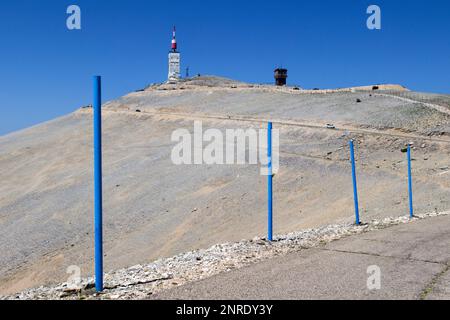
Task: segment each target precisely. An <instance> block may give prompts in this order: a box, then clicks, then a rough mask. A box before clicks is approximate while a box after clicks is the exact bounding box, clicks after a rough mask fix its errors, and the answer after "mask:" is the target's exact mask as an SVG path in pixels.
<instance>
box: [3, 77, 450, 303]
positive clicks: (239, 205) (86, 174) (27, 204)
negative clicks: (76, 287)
mask: <svg viewBox="0 0 450 320" xmlns="http://www.w3.org/2000/svg"><path fill="white" fill-rule="evenodd" d="M383 89H389V90H383ZM104 90H107V88H104ZM449 101H450V98H449V97H448V96H442V95H440V96H438V97H437V96H435V95H429V94H422V93H413V92H408V91H405V89H404V88H402V87H400V86H392V85H390V86H386V87H383V86H379V90H375V91H373V90H372V86H369V87H361V88H349V89H337V90H311V91H310V90H301V89H300V88H290V87H287V88H275V87H272V86H268V85H254V84H246V83H240V82H236V81H232V80H226V79H225V80H224V79H222V78H217V77H200V78H194V79H192V80H189V81H184V82H182V83H179V84H177V85H169V84H163V85H154V86H150V87H148V88H146V89H145V90H143V91H138V92H134V93H131V94H129V95H127V96H124V97H122V98H120V99H118V100H115V101H110V102H108V103H105V105H104V111H103V130H104V138H103V139H104V145H103V147H104V232H105V235H104V241H105V254H106V256H105V269H106V271H108V270H115V269H119V268H124V267H128V266H130V265H135V264H139V263H148V262H149V261H153V260H156V259H159V258H166V257H170V256H173V255H176V254H179V253H181V252H187V251H191V250H195V249H200V248H208V247H210V246H212V245H214V244H217V243H224V242H233V241H239V240H240V239H251V238H253V237H256V236H259V237H261V236H264V235H265V233H266V180H265V177H264V176H261V175H260V174H259V168H258V166H254V165H239V166H236V165H215V166H214V165H212V166H207V165H201V166H200V165H192V166H184V165H183V166H176V165H174V164H173V163H172V162H171V159H170V154H171V150H172V148H173V146H174V143H173V142H172V141H171V134H172V132H173V131H174V130H176V129H179V128H186V129H188V130H190V131H191V132H192V130H193V122H194V121H195V120H201V121H202V122H203V126H204V128H205V129H206V128H217V129H220V130H225V129H226V128H231V129H237V128H242V129H247V128H264V127H265V126H266V122H267V121H268V120H272V121H273V122H274V126H275V127H276V128H279V129H280V145H281V146H280V153H281V154H280V157H281V158H280V161H281V162H280V171H279V173H278V174H277V176H276V177H275V179H274V191H275V195H274V215H275V216H274V228H275V229H274V230H275V233H277V234H286V233H289V232H293V231H298V230H302V229H305V228H314V227H318V226H322V225H326V224H332V223H348V222H351V221H352V220H353V199H352V189H351V188H352V186H351V178H350V167H349V162H348V158H349V154H348V148H347V143H348V140H349V139H351V138H353V139H356V142H357V146H358V147H357V158H358V174H359V175H358V179H359V180H358V182H359V187H360V202H361V217H362V219H363V220H371V219H375V218H379V219H382V218H385V217H389V216H401V215H404V214H405V213H407V210H408V209H407V187H406V163H405V159H406V158H405V155H404V154H403V153H402V152H401V149H402V148H404V146H405V144H406V143H409V142H413V143H414V150H413V156H414V159H415V161H414V162H413V170H414V171H413V173H414V179H415V190H414V192H415V206H416V211H417V212H418V213H425V212H430V211H431V212H432V211H445V210H446V209H448V208H449V207H450V199H449V197H448V194H449V191H450V185H449V182H448V174H450V169H449V166H450V160H448V159H450V158H449V153H450V145H449V143H450V137H449V134H450V126H449V123H450V122H449V117H450V116H449V112H450V109H449V108H448V106H449V104H448V102H449ZM327 124H333V126H334V127H335V129H334V130H332V129H328V128H327V127H326V125H327ZM0 168H1V170H0V180H1V181H2V184H1V185H0V227H1V230H2V232H1V233H0V252H2V254H1V255H0V294H7V293H14V292H18V291H21V290H23V289H26V288H30V287H36V286H39V285H43V284H52V283H60V282H64V281H65V280H66V279H67V277H68V274H66V270H67V267H68V266H71V265H76V266H79V267H80V268H81V271H82V276H83V277H88V276H89V275H91V274H92V273H93V259H92V256H93V223H92V222H93V195H92V194H93V183H92V110H91V108H82V109H80V110H77V111H76V112H74V113H72V114H69V115H67V116H65V117H62V118H59V119H55V120H53V121H50V122H48V123H44V124H41V125H38V126H35V127H32V128H29V129H27V130H23V131H20V132H16V133H13V134H10V135H7V136H3V137H0Z"/></svg>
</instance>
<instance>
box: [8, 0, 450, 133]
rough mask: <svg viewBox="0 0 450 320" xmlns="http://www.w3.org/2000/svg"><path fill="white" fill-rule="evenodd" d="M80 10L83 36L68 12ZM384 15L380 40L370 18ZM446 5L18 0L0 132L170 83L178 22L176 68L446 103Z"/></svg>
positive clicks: (350, 0) (449, 35)
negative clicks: (97, 97) (389, 87)
mask: <svg viewBox="0 0 450 320" xmlns="http://www.w3.org/2000/svg"><path fill="white" fill-rule="evenodd" d="M71 4H77V5H79V6H80V7H81V10H82V30H81V31H69V30H68V29H67V28H66V19H67V14H66V9H67V7H68V6H69V5H71ZM370 4H377V5H379V6H380V7H381V9H382V30H381V31H370V30H368V29H367V28H366V19H367V17H368V15H367V14H366V9H367V7H368V5H370ZM449 17H450V1H448V0H433V1H426V0H374V1H365V0H339V1H338V0H335V1H321V0H317V1H303V0H292V1H283V0H278V1H262V0H258V1H245V0H240V1H236V0H220V1H193V0H180V1H178V0H172V1H151V0H128V1H125V0H121V1H119V0H95V1H94V0H71V1H65V0H39V1H36V0H14V1H2V2H1V4H0V39H1V50H0V67H1V68H0V103H1V109H2V112H1V118H0V134H5V133H8V132H11V131H14V130H18V129H21V128H25V127H28V126H30V125H33V124H36V123H39V122H42V121H45V120H48V119H52V118H55V117H57V116H60V115H64V114H67V113H69V112H71V111H73V110H75V109H76V108H78V107H80V106H82V105H87V104H89V103H90V102H91V77H92V75H94V74H100V75H102V76H103V83H104V97H105V100H107V99H112V98H116V97H119V96H121V95H123V94H125V93H128V92H130V91H133V90H135V89H139V88H142V87H144V86H146V85H147V84H150V83H153V82H161V81H164V80H165V79H166V77H167V52H168V49H169V46H170V40H171V28H172V25H174V24H176V25H177V29H178V43H179V48H180V51H181V52H182V65H183V69H184V67H186V66H187V65H189V66H190V69H191V74H196V73H201V74H214V75H220V76H225V77H230V78H234V79H238V80H243V81H249V82H272V81H273V78H272V77H273V73H272V71H273V69H274V67H276V66H278V65H283V66H284V67H287V68H288V69H289V79H288V81H289V83H291V84H292V83H295V84H298V85H300V86H302V87H305V88H311V87H320V88H325V87H344V86H352V85H364V84H373V83H400V84H403V85H405V86H407V87H409V88H411V89H413V90H418V91H430V92H442V93H450V19H449Z"/></svg>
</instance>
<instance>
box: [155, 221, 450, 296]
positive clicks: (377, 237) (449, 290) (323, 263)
mask: <svg viewBox="0 0 450 320" xmlns="http://www.w3.org/2000/svg"><path fill="white" fill-rule="evenodd" d="M370 266H378V267H379V271H380V278H379V279H380V282H379V284H380V287H379V289H371V290H369V289H368V287H367V282H368V278H369V277H371V276H373V275H374V274H373V273H371V274H369V273H368V268H369V267H370ZM449 266H450V216H442V217H438V218H432V219H427V220H422V221H417V222H413V223H409V224H405V225H398V226H395V227H391V228H388V229H384V230H379V231H374V232H369V233H366V234H362V235H357V236H352V237H348V238H345V239H342V240H339V241H336V242H333V243H330V244H328V245H325V246H323V247H320V248H315V249H308V250H303V251H301V252H299V253H294V254H289V255H287V256H284V257H279V258H274V259H272V260H268V261H265V262H262V263H258V264H255V265H252V266H249V267H246V268H242V269H238V270H234V271H231V272H229V273H224V274H220V275H217V276H214V277H211V278H208V279H205V280H201V281H198V282H194V283H190V284H187V285H184V286H180V287H178V288H174V289H171V290H168V291H165V292H163V293H160V294H158V295H155V296H153V299H200V300H202V299H450V270H449ZM369 271H370V270H369ZM372 272H373V271H372ZM370 279H373V278H370ZM370 283H371V284H376V282H370Z"/></svg>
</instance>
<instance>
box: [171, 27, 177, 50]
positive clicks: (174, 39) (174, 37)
mask: <svg viewBox="0 0 450 320" xmlns="http://www.w3.org/2000/svg"><path fill="white" fill-rule="evenodd" d="M176 32H177V30H176V28H175V26H174V27H173V38H172V50H173V51H176V50H177V37H176Z"/></svg>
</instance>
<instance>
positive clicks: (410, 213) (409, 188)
mask: <svg viewBox="0 0 450 320" xmlns="http://www.w3.org/2000/svg"><path fill="white" fill-rule="evenodd" d="M408 192H409V217H410V218H413V217H414V208H413V194H412V174H411V145H408Z"/></svg>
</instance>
